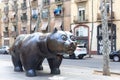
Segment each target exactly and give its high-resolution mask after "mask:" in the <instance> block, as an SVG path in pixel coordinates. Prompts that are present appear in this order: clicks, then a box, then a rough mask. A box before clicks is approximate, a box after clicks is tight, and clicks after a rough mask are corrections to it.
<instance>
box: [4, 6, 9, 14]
mask: <svg viewBox="0 0 120 80" xmlns="http://www.w3.org/2000/svg"><path fill="white" fill-rule="evenodd" d="M4 13H5V15H8V13H9V6H8V5H6V6H5V7H4Z"/></svg>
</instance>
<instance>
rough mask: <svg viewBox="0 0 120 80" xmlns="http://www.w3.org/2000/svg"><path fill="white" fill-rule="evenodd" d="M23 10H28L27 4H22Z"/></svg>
mask: <svg viewBox="0 0 120 80" xmlns="http://www.w3.org/2000/svg"><path fill="white" fill-rule="evenodd" d="M21 9H22V10H26V9H27V5H26V2H23V3H21Z"/></svg>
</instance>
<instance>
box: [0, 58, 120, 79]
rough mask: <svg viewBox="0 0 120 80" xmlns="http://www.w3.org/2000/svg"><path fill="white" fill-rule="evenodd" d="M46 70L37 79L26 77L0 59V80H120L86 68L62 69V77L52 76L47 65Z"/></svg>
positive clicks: (66, 67) (45, 64)
mask: <svg viewBox="0 0 120 80" xmlns="http://www.w3.org/2000/svg"><path fill="white" fill-rule="evenodd" d="M43 66H44V70H43V71H39V72H37V74H38V76H36V77H26V76H25V72H14V71H13V65H12V62H11V60H10V58H8V59H1V58H0V80H120V76H119V75H117V76H103V75H101V74H97V73H95V72H94V69H91V68H86V67H75V66H65V65H62V66H61V67H60V69H61V74H60V75H51V74H49V73H50V69H49V67H48V64H47V63H44V64H43Z"/></svg>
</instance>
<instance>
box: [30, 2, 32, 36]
mask: <svg viewBox="0 0 120 80" xmlns="http://www.w3.org/2000/svg"><path fill="white" fill-rule="evenodd" d="M30 1H31V0H29V8H30V34H31V33H32V32H31V27H32V23H31V21H32V15H31V4H30V3H31V2H30Z"/></svg>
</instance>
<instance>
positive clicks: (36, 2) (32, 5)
mask: <svg viewBox="0 0 120 80" xmlns="http://www.w3.org/2000/svg"><path fill="white" fill-rule="evenodd" d="M31 7H32V8H36V7H38V1H37V0H31Z"/></svg>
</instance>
